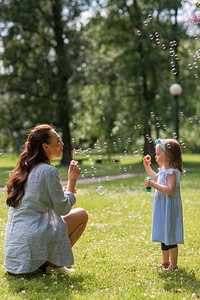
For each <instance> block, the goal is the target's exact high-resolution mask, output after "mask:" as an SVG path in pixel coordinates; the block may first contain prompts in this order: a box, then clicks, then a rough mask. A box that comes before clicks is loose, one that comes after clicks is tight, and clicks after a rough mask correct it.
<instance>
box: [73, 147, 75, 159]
mask: <svg viewBox="0 0 200 300" xmlns="http://www.w3.org/2000/svg"><path fill="white" fill-rule="evenodd" d="M75 153H76V149H73V160H74V158H75Z"/></svg>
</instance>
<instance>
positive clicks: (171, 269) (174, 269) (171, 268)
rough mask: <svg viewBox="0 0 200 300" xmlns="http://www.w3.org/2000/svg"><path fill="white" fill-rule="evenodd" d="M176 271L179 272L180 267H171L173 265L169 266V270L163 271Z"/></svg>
mask: <svg viewBox="0 0 200 300" xmlns="http://www.w3.org/2000/svg"><path fill="white" fill-rule="evenodd" d="M176 270H178V266H171V265H169V267H168V268H166V269H163V271H176Z"/></svg>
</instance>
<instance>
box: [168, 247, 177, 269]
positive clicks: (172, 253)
mask: <svg viewBox="0 0 200 300" xmlns="http://www.w3.org/2000/svg"><path fill="white" fill-rule="evenodd" d="M169 256H170V266H169V268H172V269H176V268H177V262H178V247H176V248H172V249H170V250H169Z"/></svg>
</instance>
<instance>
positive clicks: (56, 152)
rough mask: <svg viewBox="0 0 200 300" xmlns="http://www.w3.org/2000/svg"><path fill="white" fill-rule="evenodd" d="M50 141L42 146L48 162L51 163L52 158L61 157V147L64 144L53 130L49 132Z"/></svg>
mask: <svg viewBox="0 0 200 300" xmlns="http://www.w3.org/2000/svg"><path fill="white" fill-rule="evenodd" d="M50 135H51V137H50V139H49V143H48V144H46V143H44V144H43V149H44V151H45V153H46V155H47V157H48V159H49V161H52V159H54V158H59V157H61V155H62V152H63V145H64V143H63V142H62V141H61V139H60V136H59V135H58V134H57V132H56V131H55V130H51V131H50Z"/></svg>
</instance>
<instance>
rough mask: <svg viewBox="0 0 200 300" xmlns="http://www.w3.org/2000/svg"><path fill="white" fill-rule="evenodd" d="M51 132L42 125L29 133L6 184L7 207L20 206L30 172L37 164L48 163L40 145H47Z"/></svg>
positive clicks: (50, 128)
mask: <svg viewBox="0 0 200 300" xmlns="http://www.w3.org/2000/svg"><path fill="white" fill-rule="evenodd" d="M51 130H54V128H53V127H52V126H51V125H48V124H42V125H38V126H36V127H35V128H34V129H33V130H32V131H31V132H30V134H29V136H28V138H27V141H26V143H25V146H24V150H23V152H22V153H21V155H20V158H19V161H18V163H17V165H16V167H15V169H14V170H13V171H12V175H11V178H10V179H9V181H8V183H7V195H8V196H7V201H6V203H7V205H8V206H13V207H17V206H18V205H19V204H20V200H21V199H22V197H23V195H24V184H25V182H26V180H27V178H28V175H29V173H30V172H31V170H32V169H33V168H34V167H35V166H37V165H38V164H39V163H49V160H48V158H47V156H46V154H45V152H44V150H43V147H42V145H43V144H44V143H46V144H48V143H49V139H50V137H51V135H50V131H51Z"/></svg>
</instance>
